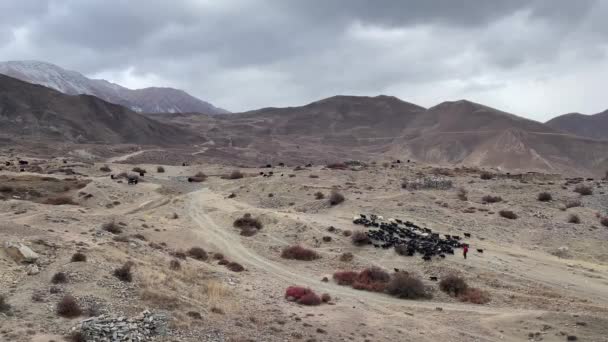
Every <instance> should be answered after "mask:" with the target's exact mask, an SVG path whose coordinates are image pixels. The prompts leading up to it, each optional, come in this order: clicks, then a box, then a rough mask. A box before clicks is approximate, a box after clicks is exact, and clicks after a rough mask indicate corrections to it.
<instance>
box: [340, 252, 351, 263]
mask: <svg viewBox="0 0 608 342" xmlns="http://www.w3.org/2000/svg"><path fill="white" fill-rule="evenodd" d="M354 258H355V256H354V255H353V253H351V252H346V253H342V255H340V261H342V262H351V261H353V259H354Z"/></svg>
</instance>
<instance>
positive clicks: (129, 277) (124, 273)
mask: <svg viewBox="0 0 608 342" xmlns="http://www.w3.org/2000/svg"><path fill="white" fill-rule="evenodd" d="M132 266H133V264H132V263H130V262H126V263H125V264H124V265H122V266H121V267H119V268H116V269H115V270H114V272H112V274H113V275H114V276H115V277H116V278H118V279H119V280H120V281H124V282H126V283H130V282H132V281H133V274H132V273H131V267H132Z"/></svg>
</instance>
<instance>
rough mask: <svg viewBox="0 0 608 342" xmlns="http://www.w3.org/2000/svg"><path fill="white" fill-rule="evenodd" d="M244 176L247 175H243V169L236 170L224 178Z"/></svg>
mask: <svg viewBox="0 0 608 342" xmlns="http://www.w3.org/2000/svg"><path fill="white" fill-rule="evenodd" d="M243 177H245V176H244V175H243V173H242V172H241V171H239V170H234V171H232V172H231V173H230V174H229V175H227V176H224V177H223V178H224V179H241V178H243Z"/></svg>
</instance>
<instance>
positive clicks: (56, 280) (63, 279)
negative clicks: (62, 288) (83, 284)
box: [51, 272, 68, 284]
mask: <svg viewBox="0 0 608 342" xmlns="http://www.w3.org/2000/svg"><path fill="white" fill-rule="evenodd" d="M67 282H68V276H67V275H66V274H65V273H63V272H57V273H55V274H54V275H53V277H52V278H51V283H53V284H65V283H67Z"/></svg>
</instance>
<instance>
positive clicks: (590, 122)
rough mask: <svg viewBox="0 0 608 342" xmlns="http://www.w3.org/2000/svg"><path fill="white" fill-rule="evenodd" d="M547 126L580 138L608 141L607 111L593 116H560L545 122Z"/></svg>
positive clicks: (577, 114) (575, 114)
mask: <svg viewBox="0 0 608 342" xmlns="http://www.w3.org/2000/svg"><path fill="white" fill-rule="evenodd" d="M547 125H548V126H550V127H553V128H554V129H557V130H559V131H562V132H567V133H570V134H574V135H578V136H581V137H588V138H592V139H599V140H608V110H606V111H604V112H601V113H598V114H594V115H585V114H580V113H570V114H565V115H560V116H558V117H555V118H553V119H551V120H549V121H547Z"/></svg>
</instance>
